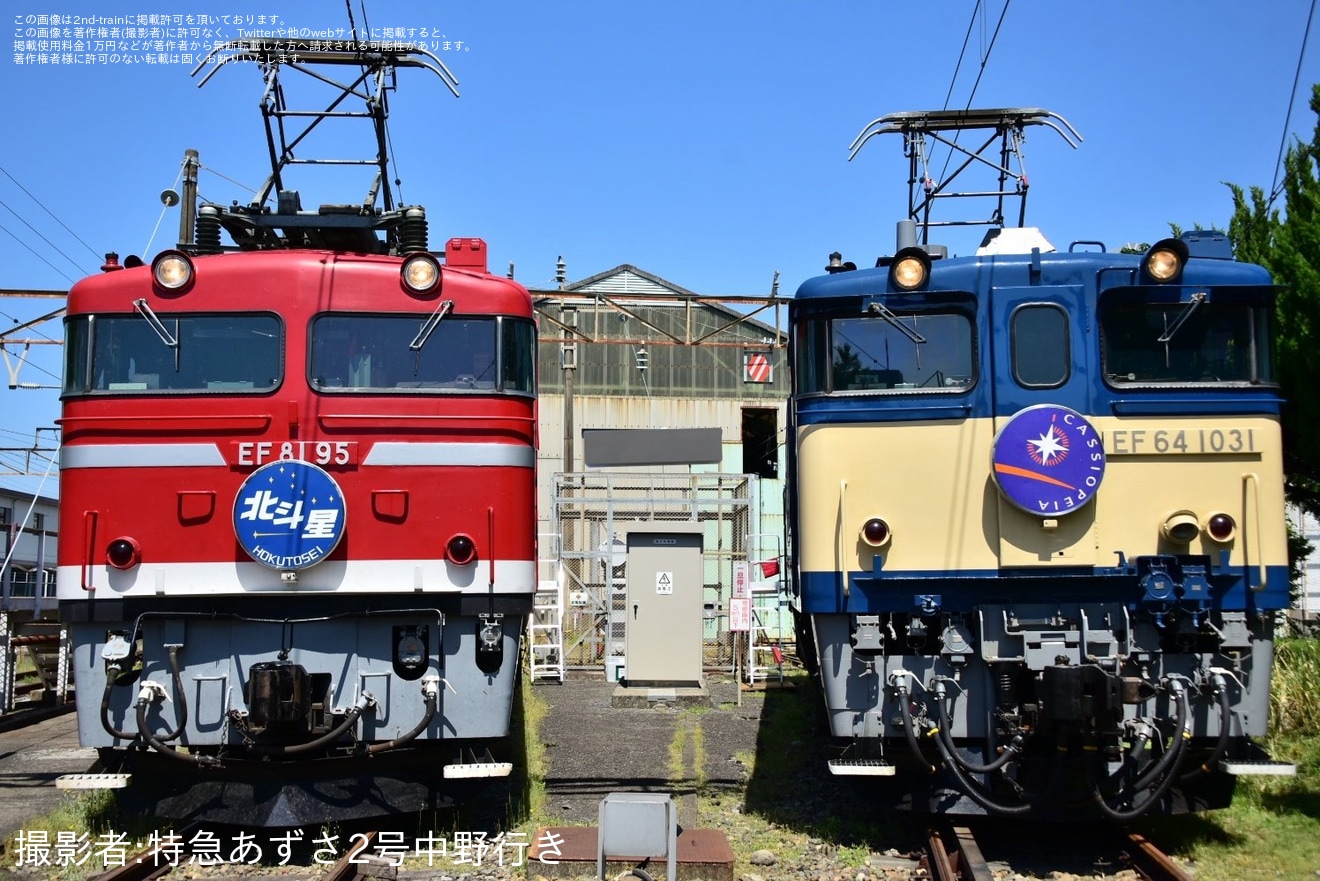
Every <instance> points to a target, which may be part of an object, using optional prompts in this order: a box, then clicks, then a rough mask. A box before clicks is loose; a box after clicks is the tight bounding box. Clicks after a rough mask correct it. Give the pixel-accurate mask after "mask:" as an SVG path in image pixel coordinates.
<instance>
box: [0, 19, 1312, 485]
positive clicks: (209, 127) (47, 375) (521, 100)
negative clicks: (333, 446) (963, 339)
mask: <svg viewBox="0 0 1320 881" xmlns="http://www.w3.org/2000/svg"><path fill="white" fill-rule="evenodd" d="M361 2H362V0H353V4H354V9H353V13H354V16H355V17H356V19H357V22H358V24H359V26H361V25H362V24H363V15H362V7H361ZM365 2H366V15H365V18H366V23H367V24H369V25H370V26H371V27H372V28H374V29H376V30H378V31H380V30H382V29H384V28H397V29H407V28H413V29H416V30H417V31H418V32H420V30H421V29H422V28H426V29H428V31H429V32H430V34H432V36H431V37H430V38H429V39H431V40H435V39H447V40H449V41H450V44H451V46H450V48H449V49H448V50H444V49H437V51H436V54H437V55H438V56H439V57H440V58H441V59H442V60H443V61H444V62H445V63H446V64H447V65H448V66H449V68H450V69H451V70H452V71H453V73H454V74H455V75H456V76H457V77H458V80H459V90H460V92H461V94H462V97H461V98H458V99H455V98H454V97H453V96H452V95H451V94H450V93H449V92H448V90H447V89H446V88H445V86H444V85H443V83H442V82H441V81H440V79H439V78H437V77H435V76H433V75H431V74H429V73H427V72H425V71H420V70H402V71H400V73H399V88H398V90H397V91H396V92H394V93H392V94H391V96H390V102H391V111H392V112H391V119H390V135H391V140H392V152H393V156H394V159H395V160H396V163H397V166H396V172H397V176H398V177H400V178H401V179H402V181H403V184H402V190H401V194H402V201H403V202H405V203H409V204H422V205H424V206H426V208H427V211H428V217H429V220H430V225H431V241H432V245H433V247H438V246H440V244H441V243H442V242H443V241H444V239H446V238H448V237H449V236H451V235H462V236H481V237H483V238H485V239H486V240H487V242H488V243H489V246H490V255H491V265H492V269H493V270H494V271H497V272H500V273H503V272H504V271H506V270H507V267H508V265H509V263H510V262H512V263H514V264H515V272H516V277H517V278H518V279H519V280H521V281H523V282H524V283H526V284H528V285H537V284H542V283H548V282H549V281H550V280H551V279H552V278H553V276H554V270H555V261H556V259H557V257H559V256H560V255H563V257H564V260H565V261H566V263H567V265H568V276H569V278H570V279H580V278H584V277H586V276H589V275H593V274H595V273H597V272H601V271H604V270H607V269H610V268H612V267H614V266H616V265H618V264H621V263H632V264H634V265H637V266H639V267H641V268H642V269H645V270H647V271H650V272H653V273H655V274H658V275H660V276H663V277H665V278H667V279H669V280H671V281H673V282H675V283H677V284H679V285H682V286H684V287H686V288H688V289H691V290H695V291H699V292H702V293H710V294H725V295H734V294H763V293H766V292H768V290H769V288H770V283H771V279H772V277H773V275H774V273H775V272H776V271H778V272H779V273H780V286H781V290H782V291H783V292H784V293H791V292H792V291H793V290H795V289H796V287H797V286H798V284H800V283H801V282H802V281H803V280H805V279H806V278H809V277H811V276H812V275H816V274H819V272H820V271H821V268H822V267H823V266H824V264H825V261H826V257H827V255H828V254H829V252H831V251H834V250H838V251H841V252H842V253H843V255H844V257H845V259H849V260H853V261H855V262H857V263H858V264H859V265H867V264H870V263H873V262H874V259H875V257H876V256H878V255H880V254H882V253H889V252H891V251H892V250H893V243H894V223H895V221H897V220H899V219H901V218H902V216H903V215H904V213H905V211H906V204H907V201H906V200H907V160H906V159H904V157H903V155H902V150H901V147H902V144H901V139H900V138H898V137H897V136H894V135H887V136H882V137H878V138H875V139H873V140H872V141H871V142H870V143H869V144H868V145H867V146H866V147H865V148H864V149H863V150H862V152H861V154H860V155H859V156H858V157H857V159H855V160H854V161H852V162H849V161H848V146H849V143H850V142H851V141H852V139H853V137H854V136H855V135H856V134H857V133H858V132H859V131H861V129H862V127H863V126H864V125H865V124H866V123H868V122H869V121H870V120H872V119H874V118H876V117H878V116H881V115H884V114H887V113H894V112H900V111H909V110H929V109H939V108H941V107H943V106H946V103H947V106H949V107H951V108H962V107H965V106H967V104H968V102H969V100H970V102H971V105H972V106H973V107H1005V106H1010V107H1041V108H1045V109H1048V110H1051V111H1053V112H1054V113H1057V114H1059V115H1060V116H1062V117H1063V118H1065V119H1066V120H1068V122H1070V123H1071V124H1072V125H1073V126H1074V127H1075V128H1076V129H1077V131H1078V132H1079V133H1080V134H1081V136H1082V138H1083V139H1084V140H1083V142H1082V143H1081V144H1080V147H1079V149H1076V150H1074V149H1072V148H1071V147H1069V146H1068V144H1066V143H1065V142H1064V141H1063V140H1062V139H1061V138H1060V137H1059V136H1057V135H1056V134H1054V133H1053V132H1051V131H1048V130H1046V129H1044V128H1042V127H1033V128H1030V129H1028V132H1027V134H1028V139H1027V142H1026V146H1025V151H1026V171H1027V173H1028V175H1029V178H1030V181H1031V184H1032V188H1031V194H1030V197H1029V200H1028V205H1027V222H1028V223H1029V224H1031V225H1036V226H1039V227H1041V228H1042V229H1043V231H1044V233H1045V234H1046V236H1048V237H1049V238H1050V239H1051V241H1053V242H1054V244H1055V245H1056V246H1058V247H1061V248H1066V247H1067V245H1068V243H1069V242H1071V241H1075V240H1098V241H1102V242H1105V243H1106V244H1107V245H1108V246H1109V247H1110V248H1111V249H1116V248H1118V247H1120V246H1121V245H1122V244H1124V243H1125V242H1132V241H1147V242H1150V241H1154V240H1156V239H1158V238H1161V237H1163V236H1164V235H1166V234H1167V233H1168V231H1169V224H1170V223H1178V224H1181V225H1183V226H1184V227H1191V226H1193V225H1195V224H1198V223H1199V224H1202V225H1206V226H1213V225H1219V226H1223V225H1225V224H1226V223H1227V221H1228V218H1229V215H1230V212H1231V202H1230V196H1229V192H1228V190H1227V189H1226V188H1225V187H1224V186H1223V182H1225V181H1231V182H1235V183H1239V184H1242V185H1245V186H1250V185H1259V186H1261V187H1264V188H1266V189H1268V188H1269V187H1270V185H1271V183H1272V181H1273V180H1274V176H1275V168H1276V163H1277V159H1278V155H1279V147H1280V139H1281V138H1282V137H1283V136H1284V131H1285V129H1284V123H1285V117H1286V115H1287V113H1288V110H1289V107H1290V105H1291V107H1292V119H1291V125H1290V129H1291V131H1292V132H1293V133H1295V134H1297V135H1300V136H1302V137H1305V138H1309V137H1310V134H1311V131H1312V128H1313V127H1314V125H1315V117H1314V115H1313V114H1312V113H1311V112H1310V110H1309V109H1308V107H1307V98H1308V96H1309V93H1310V86H1311V84H1312V83H1315V82H1320V55H1318V54H1317V53H1316V52H1308V53H1307V54H1306V57H1305V58H1304V61H1303V64H1302V70H1301V77H1300V80H1299V85H1298V88H1297V95H1296V97H1295V99H1294V96H1293V94H1292V91H1293V82H1294V77H1295V75H1296V74H1297V65H1298V59H1299V55H1300V54H1301V52H1302V41H1303V33H1304V31H1305V28H1306V23H1307V15H1308V12H1309V9H1310V3H1309V2H1306V0H1273V2H1271V3H1270V4H1268V12H1266V11H1265V8H1266V7H1265V6H1263V5H1260V4H1243V3H1240V2H1235V0H1206V2H1199V3H1193V2H1190V0H1182V2H1168V3H1163V4H1150V3H1136V2H1127V0H1114V2H1107V3H1090V4H1082V3H1071V2H1064V3H1061V2H1059V0H1011V2H1010V3H1009V5H1008V8H1007V12H1006V14H1004V16H1003V21H1002V26H1000V28H999V32H998V36H997V38H995V40H994V43H993V47H991V38H992V36H993V35H994V33H995V29H996V25H997V24H998V23H999V21H1000V15H1001V12H1003V10H1004V0H987V2H986V3H985V4H984V5H983V6H982V7H980V12H978V13H977V15H976V16H975V17H974V16H973V10H974V9H977V5H976V0H939V2H929V3H923V4H902V5H900V4H895V3H881V2H869V3H861V2H852V0H850V2H819V3H809V2H806V0H793V2H786V0H765V2H758V3H736V2H732V0H713V2H712V0H707V2H693V0H670V2H665V3H659V2H624V0H612V2H596V0H560V2H550V0H535V2H531V0H505V2H484V3H483V2H475V0H469V2H466V3H443V4H441V3H434V2H404V0H390V2H386V0H365ZM74 7H82V9H81V10H79V9H75V8H74ZM10 9H11V11H9V12H7V13H6V15H8V16H10V19H9V20H7V21H6V24H7V25H8V26H9V27H10V28H11V30H14V31H16V32H26V31H27V29H28V27H36V26H37V25H36V24H35V23H33V24H31V25H29V24H28V23H27V21H26V19H27V16H28V15H29V14H31V15H34V16H35V15H38V14H43V13H44V14H49V13H65V12H67V13H69V14H74V13H78V12H84V13H85V12H87V11H89V7H88V4H69V5H68V7H67V8H61V4H58V3H56V4H49V3H43V4H22V3H20V4H11V5H10ZM94 9H95V14H97V15H102V16H123V15H130V16H137V15H138V14H169V15H189V14H191V15H210V16H223V15H229V16H235V15H243V16H249V15H250V16H258V15H265V16H267V17H268V19H269V18H271V17H274V18H278V19H279V24H282V25H284V26H292V27H296V28H309V29H317V30H319V29H324V28H346V27H347V23H348V13H347V11H346V7H345V6H344V5H343V4H339V3H324V2H317V3H313V2H310V0H264V2H261V3H254V2H249V0H226V2H225V3H223V4H220V3H216V4H210V5H209V8H208V4H206V3H205V2H201V3H196V2H190V3H171V2H169V0H166V2H164V3H156V4H145V5H144V4H134V3H124V2H117V0H113V2H112V0H106V2H101V3H97V4H94ZM15 10H17V11H15ZM29 10H30V12H29ZM16 18H18V19H22V21H20V22H19V23H16V24H15V23H11V22H12V21H13V20H14V19H16ZM973 21H975V24H974V25H973V26H972V28H971V33H970V38H969V39H968V40H967V48H966V54H965V56H964V57H963V59H962V64H961V68H960V69H959V72H958V75H957V77H956V78H955V76H954V70H955V66H956V65H957V64H958V61H959V55H960V52H961V51H962V48H963V44H964V38H966V37H968V33H969V23H971V22H973ZM1317 27H1320V24H1318V25H1317ZM222 29H223V30H224V33H225V35H226V36H229V37H235V38H236V37H238V36H239V34H238V33H237V29H236V27H235V25H233V24H232V23H231V24H230V25H222ZM435 34H439V35H443V36H442V37H437V36H434V35H435ZM16 39H26V37H25V36H24V34H23V33H20V34H19V36H18V37H16ZM460 41H461V43H462V48H461V49H460V48H458V47H457V45H456V44H457V43H458V42H460ZM1313 42H1314V41H1313ZM987 50H988V51H989V54H988V57H987V55H986V53H987ZM983 59H984V62H985V63H984V66H982V61H983ZM192 67H193V65H191V64H184V63H179V64H165V65H146V64H134V65H125V64H122V63H121V64H118V65H115V64H98V65H92V66H88V65H63V64H60V65H50V64H31V65H29V64H18V63H15V53H14V50H13V49H12V48H11V51H10V53H9V54H8V55H7V56H6V57H5V58H3V59H0V84H3V86H4V89H5V94H6V103H7V104H8V114H7V116H8V119H9V123H8V126H7V137H6V138H5V139H4V141H3V146H0V167H3V169H4V171H5V172H7V175H0V201H3V203H4V204H3V205H0V226H2V227H3V230H0V265H2V266H3V267H4V270H3V272H2V273H0V288H4V289H22V288H38V289H63V288H67V287H68V286H69V285H70V283H71V280H72V279H77V278H79V277H81V276H83V275H86V274H89V273H92V272H95V271H96V270H97V267H98V266H99V265H100V258H99V255H100V254H102V253H103V252H105V251H110V250H114V251H117V252H119V254H120V255H121V257H122V256H124V255H127V254H139V255H141V256H144V257H147V258H149V257H150V256H151V255H152V254H154V253H156V252H157V251H159V250H161V249H163V248H166V247H169V246H171V245H172V244H173V243H174V240H175V238H176V237H177V232H178V214H177V211H178V209H177V208H173V209H169V210H166V211H164V213H163V214H162V206H161V203H160V200H159V194H160V192H161V190H163V189H165V188H168V187H177V183H176V182H177V178H178V173H179V167H180V163H181V160H182V157H183V152H184V150H185V149H187V148H194V149H197V150H198V151H199V153H200V157H201V162H202V165H203V171H202V174H201V193H202V195H203V197H205V198H207V199H210V200H212V201H219V202H227V201H231V200H234V199H238V200H240V201H243V202H246V201H248V200H249V199H250V197H251V191H252V190H254V189H255V188H257V187H259V186H260V184H261V183H262V181H263V180H264V179H265V177H266V175H267V174H268V173H269V167H268V164H267V159H266V150H265V143H264V130H263V128H262V125H261V117H260V114H259V113H258V110H257V106H258V100H259V97H260V93H261V83H260V77H259V75H258V72H257V69H256V68H255V66H253V65H251V64H235V65H230V66H228V67H226V68H224V69H222V70H220V71H219V72H218V73H216V75H215V76H214V77H213V78H212V79H211V81H210V82H209V83H208V84H207V85H206V86H205V87H204V88H201V89H199V88H197V83H198V81H199V80H200V77H197V78H194V77H191V76H190V73H191V70H192ZM978 77H979V83H978ZM285 83H286V90H288V91H289V94H290V98H291V99H295V100H296V98H295V95H294V93H293V88H294V85H295V84H297V85H299V86H301V85H302V81H301V80H299V79H298V78H290V79H287V80H285ZM974 84H975V93H974V96H973V86H974ZM306 94H307V95H309V96H310V98H311V100H310V102H309V103H315V102H316V101H318V100H322V99H321V97H320V95H321V93H319V92H317V91H315V89H314V88H312V87H308V90H307V92H306ZM366 134H367V132H366V129H365V128H364V129H361V130H355V129H353V128H349V127H347V126H346V125H343V124H341V126H340V127H338V128H336V129H333V130H331V129H329V128H327V129H326V134H325V136H323V137H321V138H316V140H312V139H311V138H309V140H308V142H307V148H308V149H307V153H306V154H304V155H320V156H333V155H341V156H342V155H354V156H357V155H366V154H369V153H370V152H371V145H370V143H369V141H368V140H366V137H365V136H366ZM313 137H314V138H315V137H316V136H313ZM1289 137H1290V138H1291V135H1290V136H1289ZM935 155H936V158H937V160H938V161H937V164H936V166H935V167H936V169H937V170H938V169H939V168H942V167H943V165H944V163H943V154H942V153H939V152H937V153H936V154H935ZM955 164H956V163H955ZM294 174H295V175H296V177H292V178H291V180H290V183H291V184H292V185H293V186H294V187H295V188H297V189H299V190H300V191H301V192H302V201H303V204H304V206H312V205H316V204H319V203H321V202H349V201H355V200H358V199H360V198H361V197H362V194H364V193H365V192H366V189H367V186H368V183H369V179H368V177H367V176H366V174H365V173H364V172H362V171H360V170H355V171H353V172H352V173H350V174H346V175H334V174H325V173H318V172H316V171H313V170H301V171H298V170H296V171H295V172H294ZM979 180H980V179H978V181H979ZM234 182H238V183H237V184H236V183H234ZM19 184H21V186H22V188H25V189H26V190H27V191H28V192H24V189H20V187H19ZM981 186H982V184H981V183H978V184H977V187H976V188H981ZM28 193H30V194H31V196H29V194H28ZM33 197H35V199H36V200H39V201H40V203H41V205H44V206H45V207H44V208H43V207H41V206H40V205H38V204H37V201H34V199H33ZM6 206H7V207H6ZM47 209H48V210H49V212H50V213H47ZM977 213H982V214H983V213H988V207H978V208H977ZM52 214H53V215H54V216H55V217H57V218H58V221H59V222H57V221H56V220H55V219H54V218H52V216H51V215H52ZM61 223H62V224H63V225H64V226H67V227H68V230H71V231H72V232H70V231H66V229H65V228H64V226H61ZM29 224H30V226H31V228H30V227H29ZM33 228H35V231H34V229H33ZM982 231H983V230H975V231H970V230H963V231H960V232H958V233H954V234H950V235H948V236H944V237H939V238H941V240H943V241H945V242H946V243H947V244H949V245H950V250H951V251H952V252H964V253H965V252H967V251H969V250H971V249H972V248H973V247H974V246H975V243H976V241H977V240H978V239H979V237H980V233H981V232H982ZM38 232H39V233H40V236H39V235H38ZM41 236H44V238H45V240H43V238H41ZM46 240H48V241H46ZM57 305H58V304H57V303H53V302H51V301H41V300H13V299H0V327H8V326H12V324H13V322H14V321H16V320H17V321H24V320H28V319H30V318H32V317H35V316H36V315H39V314H42V313H43V312H47V311H49V310H51V309H53V308H56V306H57ZM32 335H33V336H49V337H54V338H58V337H59V336H60V327H59V325H58V324H57V323H49V324H46V325H44V326H42V327H41V328H37V329H36V330H35V331H34V332H33V334H32ZM58 354H59V353H58V349H57V348H56V347H54V346H44V347H34V350H33V353H32V356H31V360H32V361H33V363H32V364H30V365H29V366H28V367H26V368H24V370H23V373H22V374H21V375H20V377H19V378H20V381H24V382H37V383H40V384H55V383H56V382H57V379H56V377H57V376H58V373H59V364H58ZM0 408H2V409H0V413H3V414H4V418H3V421H2V422H0V446H3V447H10V446H21V445H23V444H25V443H28V442H30V440H31V437H32V432H33V429H34V428H35V427H36V426H42V425H52V424H53V423H54V420H55V419H56V418H57V417H58V410H59V402H58V398H57V396H56V393H55V392H54V391H48V390H47V391H27V390H8V389H6V388H0ZM13 462H14V459H13V457H12V456H10V455H7V454H3V453H0V465H3V464H11V465H12V464H13ZM0 484H4V485H10V486H14V485H18V486H25V487H27V488H33V487H34V486H35V482H34V481H24V480H20V479H18V478H14V477H11V476H0ZM42 492H43V493H45V494H54V493H55V492H56V490H55V488H54V487H53V486H52V485H50V484H47V485H46V486H45V487H43V488H42Z"/></svg>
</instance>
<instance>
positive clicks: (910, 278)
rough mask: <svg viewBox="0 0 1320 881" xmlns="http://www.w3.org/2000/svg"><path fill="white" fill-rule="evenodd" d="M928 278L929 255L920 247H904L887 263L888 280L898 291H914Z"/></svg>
mask: <svg viewBox="0 0 1320 881" xmlns="http://www.w3.org/2000/svg"><path fill="white" fill-rule="evenodd" d="M928 278H930V255H929V254H927V253H926V252H925V251H923V250H922V249H921V248H904V249H903V250H901V251H899V252H898V254H896V255H895V256H894V262H892V263H890V264H889V282H890V284H892V285H893V286H894V287H896V288H898V289H899V290H900V291H915V290H916V289H917V288H919V287H921V286H922V285H924V284H925V283H926V280H927V279H928Z"/></svg>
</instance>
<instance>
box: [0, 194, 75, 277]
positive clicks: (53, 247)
mask: <svg viewBox="0 0 1320 881" xmlns="http://www.w3.org/2000/svg"><path fill="white" fill-rule="evenodd" d="M0 206H3V207H4V208H5V210H7V211H8V212H9V213H10V214H12V215H14V216H15V217H17V218H18V222H19V223H21V224H23V225H24V226H26V227H27V228H28V229H30V230H32V232H33V233H35V234H36V236H37V238H39V239H41V240H42V241H43V242H45V243H46V244H47V245H49V246H50V248H51V250H53V251H54V252H55V253H56V254H59V255H60V256H61V257H63V258H64V259H65V260H68V261H69V265H71V266H72V267H73V268H74V269H76V270H78V271H79V272H84V271H85V270H84V269H83V267H82V266H80V265H78V261H76V260H74V259H73V258H72V257H70V256H69V255H68V254H66V253H64V252H63V251H61V250H60V249H59V246H58V245H56V244H55V243H54V242H52V241H51V240H50V239H48V238H46V237H45V236H44V235H42V232H41V230H39V229H37V228H36V227H35V226H33V225H32V224H30V223H28V222H27V221H26V220H24V219H23V215H21V214H19V213H18V212H17V211H15V210H14V209H13V208H11V207H10V206H9V203H8V202H6V201H4V200H3V199H0ZM10 235H13V233H10ZM52 268H53V267H52ZM65 277H66V278H67V276H65Z"/></svg>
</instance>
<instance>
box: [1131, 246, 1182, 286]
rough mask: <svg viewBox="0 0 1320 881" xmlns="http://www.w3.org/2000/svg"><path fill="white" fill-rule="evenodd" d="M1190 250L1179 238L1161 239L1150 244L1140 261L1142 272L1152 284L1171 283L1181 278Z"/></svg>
mask: <svg viewBox="0 0 1320 881" xmlns="http://www.w3.org/2000/svg"><path fill="white" fill-rule="evenodd" d="M1189 254H1190V252H1189V251H1188V249H1187V243H1186V242H1183V241H1181V240H1179V239H1161V240H1160V241H1158V242H1156V243H1155V244H1154V245H1152V246H1151V248H1150V250H1149V251H1147V252H1146V256H1145V257H1144V258H1143V259H1142V261H1141V270H1142V274H1143V275H1144V276H1145V277H1146V280H1147V281H1150V282H1153V283H1154V284H1171V283H1174V282H1177V281H1178V280H1179V279H1181V278H1182V272H1183V267H1185V266H1186V265H1187V258H1188V256H1189Z"/></svg>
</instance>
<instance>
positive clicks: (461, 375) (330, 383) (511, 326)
mask: <svg viewBox="0 0 1320 881" xmlns="http://www.w3.org/2000/svg"><path fill="white" fill-rule="evenodd" d="M442 318H443V320H440V321H434V320H433V319H434V316H433V315H430V314H420V313H419V314H416V315H413V314H408V315H399V314H392V315H361V314H352V315H338V314H326V315H321V316H319V317H317V318H316V320H315V321H313V322H312V327H311V339H310V346H311V362H310V365H309V370H310V378H311V384H312V388H314V389H316V390H317V391H322V392H348V393H352V392H373V393H374V392H379V391H382V390H390V391H396V390H403V391H422V392H429V391H445V390H449V391H465V390H466V391H473V390H475V391H487V392H490V391H497V390H498V391H512V392H528V393H530V392H532V391H534V390H535V380H534V376H533V364H534V363H535V345H536V335H535V328H534V326H533V325H532V324H531V323H530V322H527V321H516V320H514V319H507V318H496V317H489V316H483V317H480V318H473V317H464V316H456V315H453V314H449V315H445V316H442ZM423 328H425V329H426V333H425V339H424V340H423V341H422V342H423V344H421V345H417V341H418V340H419V339H422V334H421V331H422V329H423Z"/></svg>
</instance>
